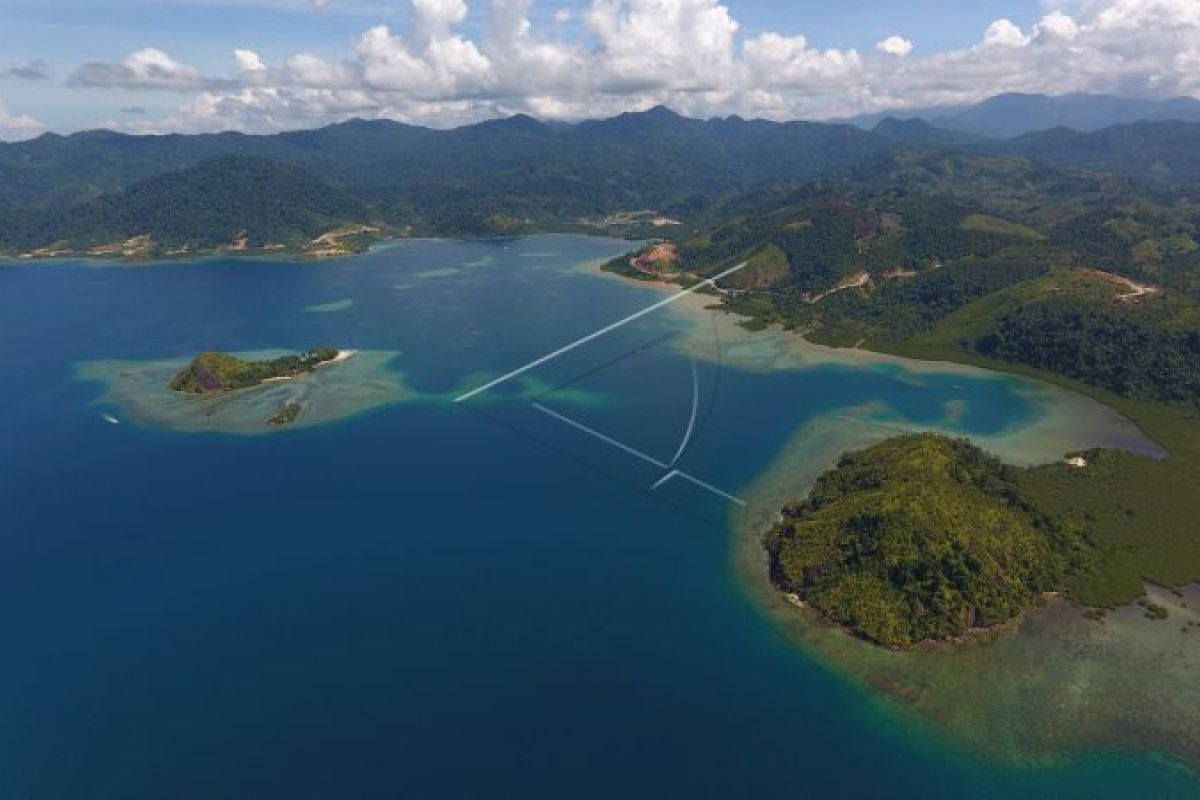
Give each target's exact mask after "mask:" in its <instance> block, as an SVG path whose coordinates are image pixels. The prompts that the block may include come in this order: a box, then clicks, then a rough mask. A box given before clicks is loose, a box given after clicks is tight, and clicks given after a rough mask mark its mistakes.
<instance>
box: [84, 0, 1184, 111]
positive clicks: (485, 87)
mask: <svg viewBox="0 0 1200 800" xmlns="http://www.w3.org/2000/svg"><path fill="white" fill-rule="evenodd" d="M473 2H474V3H476V4H478V5H479V6H483V5H484V3H485V0H473ZM535 2H546V3H551V2H553V0H486V8H485V9H484V11H485V13H484V15H483V18H482V19H483V23H482V25H479V26H472V27H471V28H470V29H469V30H470V32H468V29H467V26H466V22H467V19H468V14H469V11H470V9H469V8H468V5H467V2H466V1H465V0H407V8H408V12H409V13H408V19H407V21H406V23H405V24H403V25H401V26H387V25H379V26H376V27H373V28H370V29H368V30H366V31H364V32H363V33H362V34H360V35H359V36H358V37H357V38H355V39H354V40H353V42H352V43H351V50H350V51H349V52H347V53H346V55H345V56H344V57H342V58H341V59H340V60H331V59H329V58H328V57H319V56H316V55H313V54H310V53H303V52H300V53H295V54H293V55H290V56H288V57H286V58H283V59H282V60H280V61H276V62H274V63H267V62H266V61H265V60H264V59H263V58H262V57H261V56H259V55H258V53H257V52H255V51H253V50H246V49H243V50H238V51H236V52H235V54H234V58H235V61H236V65H237V73H236V77H235V78H228V79H217V78H213V77H209V76H205V75H203V74H201V73H200V72H199V71H198V70H196V69H195V68H193V67H190V66H188V65H185V64H182V63H180V62H178V61H176V60H175V59H173V58H172V57H170V56H169V55H167V53H165V52H163V51H161V50H157V49H154V48H146V49H144V50H140V51H138V52H136V53H133V54H131V55H130V56H128V57H126V58H125V59H123V60H121V61H119V62H115V63H110V64H87V65H84V67H82V68H80V70H79V71H78V72H77V73H76V74H75V76H74V77H73V79H72V82H73V83H75V84H76V85H87V86H121V87H125V88H131V89H137V88H145V89H173V90H177V91H181V92H189V93H191V94H192V97H191V99H189V101H188V102H187V103H186V104H185V105H184V107H183V108H181V109H180V110H179V112H178V113H177V114H175V115H173V116H171V117H170V118H168V119H163V120H139V121H138V124H139V125H141V126H142V127H143V128H144V129H147V130H149V129H154V126H157V129H161V130H175V129H183V130H216V129H220V128H223V127H229V128H237V129H242V130H255V131H257V130H263V131H266V130H278V129H281V128H287V127H296V126H301V125H312V124H317V123H320V122H327V121H332V120H337V119H343V118H345V117H347V116H352V115H358V116H378V117H390V118H394V119H399V120H403V121H408V122H418V123H425V124H433V125H451V124H458V123H461V122H467V121H472V120H477V119H480V118H486V117H492V116H496V115H502V114H511V113H516V112H526V113H532V114H535V115H538V116H542V117H548V118H578V117H585V116H599V115H604V114H609V113H615V112H619V111H623V110H636V109H644V108H649V107H651V106H653V105H656V104H659V103H665V104H667V105H670V106H672V107H674V108H676V109H677V110H679V111H681V112H683V113H688V114H693V115H711V114H728V113H739V114H742V115H744V116H765V117H773V118H795V117H825V116H840V115H845V114H852V113H857V112H861V111H878V110H882V109H887V108H905V107H913V106H926V105H934V104H938V103H967V102H973V101H977V100H981V99H983V98H985V97H988V96H991V95H994V94H998V93H1000V92H1006V91H1022V92H1045V93H1051V94H1061V93H1065V92H1071V91H1090V92H1113V93H1118V94H1136V95H1150V96H1160V97H1161V96H1171V95H1181V94H1196V93H1197V92H1200V2H1197V0H1073V1H1072V2H1070V3H1055V4H1051V5H1052V7H1054V8H1056V9H1057V10H1053V11H1049V12H1048V13H1046V14H1045V15H1044V16H1043V17H1042V19H1040V20H1039V21H1037V22H1036V23H1034V24H1033V25H1030V26H1028V28H1027V29H1022V28H1021V27H1020V26H1018V25H1017V24H1016V23H1014V22H1013V21H1011V20H1008V19H997V20H996V21H994V22H993V23H992V24H991V25H989V26H988V27H987V28H986V29H985V30H981V31H980V32H979V36H978V38H977V39H976V41H975V43H974V44H972V45H969V46H966V47H963V48H961V49H958V50H951V51H945V52H940V53H933V54H929V55H925V56H923V57H920V58H918V57H916V56H915V55H913V44H912V42H911V41H909V40H907V39H905V38H903V37H901V36H891V37H888V38H887V39H884V40H883V41H881V42H880V43H879V44H878V45H876V47H875V48H874V49H871V50H868V51H865V52H859V51H857V50H855V49H852V48H844V49H838V48H832V49H818V48H815V47H812V46H811V45H810V43H809V41H808V39H807V38H806V37H805V36H804V35H803V34H802V33H797V32H779V31H766V32H761V33H755V34H753V35H745V34H743V33H742V31H741V29H740V26H739V24H738V21H737V20H736V19H735V18H734V15H733V13H732V12H731V11H730V9H729V8H728V7H727V6H726V5H724V4H723V3H722V2H721V0H590V2H589V4H588V5H587V7H586V8H585V9H583V10H582V12H581V13H580V14H579V15H578V18H577V19H576V18H575V17H574V16H573V15H572V13H571V12H570V11H568V10H567V9H565V8H561V7H559V8H557V11H555V12H554V13H553V21H547V22H546V23H545V24H542V25H535V24H534V23H533V22H532V21H531V19H533V18H534V14H533V13H532V12H533V11H534V6H535ZM550 8H551V9H554V8H556V6H554V5H551V6H550ZM580 34H582V35H580Z"/></svg>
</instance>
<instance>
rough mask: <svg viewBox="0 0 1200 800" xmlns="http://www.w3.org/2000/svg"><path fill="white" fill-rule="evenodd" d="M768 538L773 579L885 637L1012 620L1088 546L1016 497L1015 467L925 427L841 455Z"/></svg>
mask: <svg viewBox="0 0 1200 800" xmlns="http://www.w3.org/2000/svg"><path fill="white" fill-rule="evenodd" d="M767 549H768V552H769V553H770V558H771V574H772V578H773V580H774V581H775V583H776V585H778V586H779V588H780V589H781V590H783V591H787V592H794V593H796V594H797V595H799V596H800V598H801V599H802V600H803V601H804V602H805V603H807V604H808V605H810V606H811V607H813V608H815V609H816V610H818V611H819V612H820V613H821V614H823V615H824V616H825V617H826V618H828V619H829V620H831V621H833V622H835V623H837V624H840V625H844V626H846V627H847V628H849V629H850V630H852V631H853V632H854V633H856V634H858V635H859V636H862V637H864V638H867V639H870V640H871V641H874V642H877V643H879V644H884V645H889V646H909V645H913V644H916V643H919V642H922V641H925V640H938V639H950V638H954V637H959V636H963V635H965V634H967V633H969V632H970V631H972V630H975V629H980V628H989V627H993V626H997V625H1001V624H1003V623H1005V622H1008V621H1010V620H1012V619H1014V618H1016V617H1017V616H1018V615H1020V614H1021V612H1023V611H1024V610H1026V609H1027V608H1029V607H1030V606H1031V605H1033V603H1034V602H1035V601H1036V600H1037V598H1038V596H1039V594H1040V593H1042V592H1047V591H1052V590H1058V589H1061V588H1062V586H1063V581H1064V578H1065V577H1066V575H1067V574H1068V573H1069V572H1071V571H1072V570H1074V569H1077V568H1078V566H1079V565H1080V564H1081V563H1083V562H1084V561H1085V559H1086V557H1087V545H1086V544H1085V543H1084V541H1083V539H1082V538H1081V537H1080V536H1079V535H1078V534H1075V533H1071V532H1069V531H1067V530H1065V529H1064V528H1062V527H1061V526H1058V525H1057V524H1055V523H1053V522H1052V521H1050V520H1049V519H1047V518H1045V517H1043V516H1042V515H1040V514H1038V513H1037V512H1036V511H1034V510H1033V509H1032V508H1030V507H1029V506H1028V505H1027V504H1026V503H1025V502H1024V500H1023V499H1022V497H1021V495H1020V493H1019V491H1018V475H1017V471H1016V470H1014V469H1012V468H1010V467H1006V466H1004V465H1002V464H1001V463H1000V462H999V461H997V460H996V459H994V458H990V457H989V456H987V455H986V454H984V453H983V452H982V451H980V450H979V449H978V448H976V447H973V446H972V445H970V444H968V443H966V442H963V441H954V440H950V439H945V438H941V437H937V436H932V435H923V436H908V437H903V438H899V439H893V440H890V441H887V442H884V443H883V444H880V445H877V446H875V447H873V448H870V449H869V450H865V451H862V452H858V453H852V454H850V455H847V456H845V457H844V458H843V459H842V460H841V462H840V463H839V465H838V467H837V469H835V470H833V471H831V472H828V473H826V474H825V475H824V476H822V477H821V478H820V480H819V481H818V482H817V484H816V486H815V487H814V488H813V490H812V493H811V494H810V495H809V497H808V499H807V500H805V501H804V502H803V503H799V504H796V505H793V506H789V507H788V508H785V509H784V511H783V514H782V517H781V520H780V522H779V523H778V524H776V526H775V528H774V530H772V531H771V533H770V535H769V536H768V537H767Z"/></svg>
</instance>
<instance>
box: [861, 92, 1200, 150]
mask: <svg viewBox="0 0 1200 800" xmlns="http://www.w3.org/2000/svg"><path fill="white" fill-rule="evenodd" d="M888 118H892V119H897V120H913V119H917V120H922V121H924V122H927V123H929V124H930V125H933V126H934V127H937V128H941V129H944V130H951V131H957V132H959V133H966V134H971V135H974V136H985V137H989V138H993V139H1012V138H1015V137H1017V136H1022V135H1024V134H1028V133H1035V132H1038V131H1045V130H1050V129H1053V128H1071V129H1072V130H1076V131H1080V132H1083V133H1090V132H1093V131H1097V130H1101V129H1103V128H1109V127H1112V126H1114V125H1127V124H1130V123H1134V122H1164V121H1180V122H1200V100H1197V99H1195V98H1192V97H1176V98H1172V99H1169V100H1142V99H1135V98H1126V97H1118V96H1115V95H1105V94H1065V95H1057V96H1050V95H1043V94H1019V93H1015V92H1012V93H1007V94H1000V95H996V96H995V97H991V98H988V99H987V100H984V101H983V102H981V103H977V104H975V105H969V106H941V107H933V108H921V109H911V110H897V111H887V112H882V113H875V114H862V115H859V116H857V117H852V118H850V119H846V120H842V121H843V122H845V123H848V124H851V125H855V126H857V127H860V128H863V129H867V130H870V129H873V128H875V127H876V126H877V125H878V124H879V123H880V122H882V121H884V120H885V119H888Z"/></svg>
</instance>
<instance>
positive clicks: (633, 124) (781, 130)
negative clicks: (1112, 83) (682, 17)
mask: <svg viewBox="0 0 1200 800" xmlns="http://www.w3.org/2000/svg"><path fill="white" fill-rule="evenodd" d="M1010 101H1012V102H1017V101H1015V100H1011V98H1010ZM997 102H999V101H997ZM1006 102H1008V101H1006ZM1020 102H1024V101H1023V100H1022V101H1020ZM1177 105H1178V106H1179V107H1180V108H1184V109H1185V110H1186V108H1188V107H1189V106H1188V104H1187V103H1180V104H1177ZM992 106H993V107H994V106H995V104H992ZM903 152H912V153H915V154H917V155H918V156H921V155H932V154H937V153H967V154H974V155H979V156H987V157H1013V156H1017V157H1020V158H1024V159H1028V160H1029V161H1031V162H1035V163H1038V164H1042V165H1056V166H1066V167H1073V168H1082V169H1086V170H1091V171H1094V172H1099V173H1109V174H1112V175H1117V176H1121V177H1123V178H1126V179H1128V180H1129V181H1131V182H1135V183H1138V184H1141V185H1142V186H1144V187H1147V188H1152V189H1154V190H1156V191H1157V190H1165V191H1166V192H1168V193H1174V194H1175V195H1177V196H1182V195H1181V194H1180V193H1187V192H1191V191H1192V187H1193V186H1194V185H1195V182H1196V181H1197V180H1200V123H1190V122H1176V121H1166V122H1137V123H1132V124H1129V125H1122V126H1115V127H1109V128H1105V129H1102V130H1100V131H1096V132H1091V133H1084V132H1079V131H1074V130H1071V129H1068V128H1063V127H1059V128H1053V129H1050V130H1047V131H1039V132H1036V133H1031V134H1025V135H1022V136H1018V137H1015V138H1012V139H1007V140H1000V139H994V138H988V137H986V136H983V135H979V134H973V133H967V132H963V131H956V130H950V129H947V128H943V127H937V126H935V125H934V124H932V123H929V122H926V121H923V120H919V119H907V120H902V119H892V118H888V119H884V120H881V121H879V122H878V123H877V124H876V125H875V128H874V130H872V131H865V130H862V129H860V128H856V127H854V126H850V125H839V124H828V123H814V122H801V121H796V122H772V121H767V120H759V119H755V120H747V119H743V118H741V117H736V116H733V117H727V118H722V119H707V120H699V119H690V118H686V117H683V116H680V115H679V114H676V113H675V112H673V111H671V110H670V109H667V108H664V107H658V108H654V109H651V110H649V111H645V112H636V113H626V114H621V115H619V116H616V117H612V118H610V119H602V120H591V121H586V122H581V123H575V124H566V123H558V122H542V121H539V120H536V119H533V118H532V117H528V116H515V117H510V118H507V119H498V120H491V121H488V122H483V123H478V124H474V125H468V126H465V127H461V128H456V129H453V130H433V129H428V128H421V127H416V126H411V125H405V124H402V123H398V122H391V121H386V120H375V121H367V120H350V121H348V122H344V123H340V124H336V125H330V126H327V127H324V128H320V129H317V130H308V131H293V132H287V133H281V134H276V135H264V136H252V135H245V134H240V133H220V134H201V135H191V136H187V135H168V136H132V135H126V134H120V133H114V132H112V131H89V132H84V133H78V134H74V135H71V136H57V135H54V134H46V135H43V136H41V137H39V138H37V139H34V140H31V141H26V142H20V143H13V144H4V145H0V252H3V253H9V254H13V253H15V254H17V255H31V254H35V253H50V252H60V251H61V252H80V250H81V249H82V250H83V251H84V252H90V251H91V250H92V249H94V248H97V247H101V248H110V249H111V248H114V247H119V246H120V245H121V243H123V242H125V241H126V240H128V239H132V238H136V237H145V236H151V237H152V238H153V239H154V241H156V242H159V243H161V244H162V246H167V245H168V244H171V243H174V244H175V246H174V247H172V248H171V249H172V250H178V249H179V247H180V246H181V245H187V246H189V247H191V248H193V249H197V248H198V249H204V248H211V247H218V248H219V247H227V246H228V243H229V242H231V241H240V240H241V239H243V238H245V239H246V240H247V241H248V242H249V243H250V244H251V246H253V244H255V243H261V244H262V245H264V246H265V245H266V244H267V243H270V244H272V245H275V244H279V243H284V244H287V245H288V246H294V245H295V244H297V243H301V242H304V241H306V240H307V242H308V245H306V246H313V245H312V242H313V241H314V239H316V238H318V237H319V236H321V235H323V234H324V233H328V232H330V231H332V230H334V229H335V228H337V229H343V230H344V229H346V228H347V227H354V228H360V229H361V228H363V227H364V226H365V227H370V228H372V229H377V230H396V231H409V232H412V233H416V234H421V235H434V236H478V235H484V236H488V235H512V234H517V233H522V232H529V231H545V230H580V229H585V230H593V231H597V232H599V231H602V230H603V231H606V232H608V233H630V234H648V235H652V234H654V233H655V231H652V230H644V231H633V230H620V231H616V230H614V229H612V227H611V226H609V224H608V222H607V221H606V220H607V219H608V218H609V217H610V216H611V215H613V214H614V213H616V212H621V211H633V210H642V209H654V210H656V211H658V212H661V213H665V214H667V215H670V216H674V217H676V218H680V219H684V220H695V219H697V218H698V217H699V216H700V215H701V214H703V212H704V211H705V210H707V209H710V208H712V207H713V205H714V204H717V203H721V202H723V201H725V200H728V199H730V198H735V197H738V196H740V195H743V194H745V193H747V192H753V191H756V190H758V189H761V188H763V187H769V186H773V185H782V186H795V185H798V184H803V183H806V182H811V181H814V180H831V181H836V180H847V179H850V180H855V179H856V178H855V176H856V175H858V174H867V175H870V174H871V172H872V170H874V169H877V168H878V166H879V165H880V164H884V163H886V161H887V159H889V158H891V157H892V156H893V155H894V154H897V153H903ZM237 159H242V161H238V160H237ZM238 165H241V168H243V172H244V174H243V172H239V166H238ZM251 176H257V179H256V182H247V179H248V178H249V177H251ZM239 187H240V188H239ZM276 198H283V200H284V202H283V203H282V204H277V203H276V202H275V200H276ZM327 200H328V201H335V202H333V204H332V205H330V204H329V203H327V202H326V201H327ZM184 217H187V219H184ZM239 218H245V219H246V220H247V223H246V224H245V225H238V224H236V221H237V219H239ZM243 232H244V233H245V236H244V237H243V236H241V233H243ZM221 243H225V244H221Z"/></svg>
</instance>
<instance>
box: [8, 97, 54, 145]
mask: <svg viewBox="0 0 1200 800" xmlns="http://www.w3.org/2000/svg"><path fill="white" fill-rule="evenodd" d="M44 130H46V126H45V125H43V124H42V123H41V122H39V121H38V120H36V119H34V118H33V117H31V116H29V115H27V114H15V115H14V114H10V113H9V112H8V108H6V107H5V105H4V101H3V100H0V138H2V139H7V138H17V139H25V138H28V137H30V136H33V135H34V134H37V133H41V132H42V131H44Z"/></svg>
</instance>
